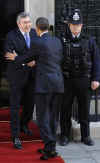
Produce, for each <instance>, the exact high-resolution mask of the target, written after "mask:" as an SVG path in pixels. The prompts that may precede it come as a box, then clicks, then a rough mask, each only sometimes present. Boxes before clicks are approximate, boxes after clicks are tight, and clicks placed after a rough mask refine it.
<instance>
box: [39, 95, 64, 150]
mask: <svg viewBox="0 0 100 163" xmlns="http://www.w3.org/2000/svg"><path fill="white" fill-rule="evenodd" d="M60 96H61V95H59V94H37V95H36V111H37V122H38V126H39V128H40V135H41V138H42V140H43V141H44V144H45V148H46V149H47V150H55V145H56V129H57V125H58V120H59V109H60V106H59V97H60Z"/></svg>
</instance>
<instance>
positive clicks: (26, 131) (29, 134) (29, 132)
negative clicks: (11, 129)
mask: <svg viewBox="0 0 100 163" xmlns="http://www.w3.org/2000/svg"><path fill="white" fill-rule="evenodd" d="M21 132H24V134H26V135H28V136H32V135H33V133H32V131H31V130H29V129H28V127H27V126H23V127H21Z"/></svg>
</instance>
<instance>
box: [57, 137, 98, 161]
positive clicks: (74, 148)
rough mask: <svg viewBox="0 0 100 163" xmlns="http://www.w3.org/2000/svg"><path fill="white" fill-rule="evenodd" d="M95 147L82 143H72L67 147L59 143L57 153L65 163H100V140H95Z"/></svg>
mask: <svg viewBox="0 0 100 163" xmlns="http://www.w3.org/2000/svg"><path fill="white" fill-rule="evenodd" d="M93 140H94V142H95V145H94V146H87V145H85V144H83V143H81V142H80V141H73V142H70V143H69V144H68V145H67V146H60V145H59V144H58V143H57V151H58V152H59V155H60V156H61V157H62V158H63V160H64V161H65V163H100V139H97V138H95V139H93Z"/></svg>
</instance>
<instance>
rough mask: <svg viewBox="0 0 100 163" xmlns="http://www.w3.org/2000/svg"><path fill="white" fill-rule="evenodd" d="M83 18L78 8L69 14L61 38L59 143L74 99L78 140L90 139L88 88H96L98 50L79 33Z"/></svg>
mask: <svg viewBox="0 0 100 163" xmlns="http://www.w3.org/2000/svg"><path fill="white" fill-rule="evenodd" d="M82 26H83V19H82V15H81V12H80V10H79V9H74V10H73V11H72V12H71V15H70V16H69V22H68V27H69V31H70V32H69V35H68V37H66V36H65V37H64V38H63V45H64V62H63V75H64V84H65V92H64V97H63V103H62V108H61V113H60V125H61V136H60V144H61V145H63V146H64V145H67V144H68V142H69V136H70V130H71V115H72V104H73V100H74V97H77V99H78V106H79V109H78V114H79V122H80V130H81V142H83V143H84V144H86V145H89V146H91V145H93V144H94V142H93V140H92V139H91V138H90V127H89V108H90V99H91V90H96V89H97V88H98V87H99V81H100V53H99V49H98V48H97V46H96V43H95V40H94V39H93V38H92V37H89V36H87V35H86V34H84V33H83V32H82Z"/></svg>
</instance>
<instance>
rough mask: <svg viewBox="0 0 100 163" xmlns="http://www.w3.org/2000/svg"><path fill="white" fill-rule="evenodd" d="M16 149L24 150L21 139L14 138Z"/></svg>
mask: <svg viewBox="0 0 100 163" xmlns="http://www.w3.org/2000/svg"><path fill="white" fill-rule="evenodd" d="M13 143H14V147H15V148H17V149H22V144H21V141H20V139H19V138H16V137H15V138H13Z"/></svg>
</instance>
